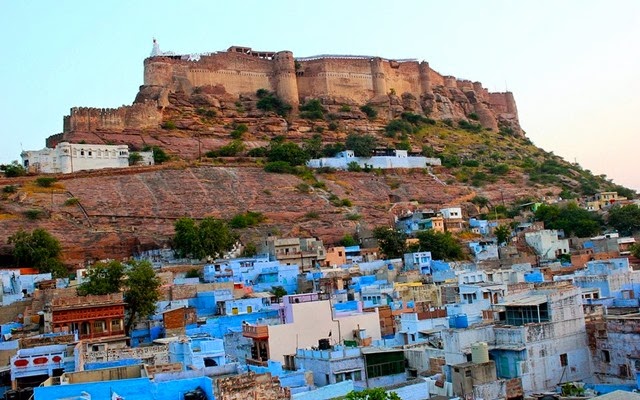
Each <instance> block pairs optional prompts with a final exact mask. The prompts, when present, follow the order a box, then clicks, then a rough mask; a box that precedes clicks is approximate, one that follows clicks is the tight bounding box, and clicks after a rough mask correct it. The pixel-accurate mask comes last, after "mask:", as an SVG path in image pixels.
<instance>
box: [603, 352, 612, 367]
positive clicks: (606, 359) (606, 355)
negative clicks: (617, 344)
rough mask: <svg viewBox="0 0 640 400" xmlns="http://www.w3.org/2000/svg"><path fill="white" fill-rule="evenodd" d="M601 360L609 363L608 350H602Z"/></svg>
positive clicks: (609, 355)
mask: <svg viewBox="0 0 640 400" xmlns="http://www.w3.org/2000/svg"><path fill="white" fill-rule="evenodd" d="M602 360H604V362H606V363H607V364H608V363H610V362H611V354H609V350H602Z"/></svg>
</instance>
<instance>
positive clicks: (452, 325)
mask: <svg viewBox="0 0 640 400" xmlns="http://www.w3.org/2000/svg"><path fill="white" fill-rule="evenodd" d="M455 327H456V317H455V316H454V315H451V316H450V317H449V328H455Z"/></svg>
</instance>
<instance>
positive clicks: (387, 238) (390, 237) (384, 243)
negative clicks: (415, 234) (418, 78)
mask: <svg viewBox="0 0 640 400" xmlns="http://www.w3.org/2000/svg"><path fill="white" fill-rule="evenodd" d="M373 237H374V238H376V239H377V240H378V246H380V250H382V252H383V253H384V255H385V256H386V257H387V258H398V257H402V255H403V254H404V253H405V252H406V250H407V243H406V241H407V235H405V233H404V232H402V231H399V230H397V229H391V228H389V227H386V226H377V227H376V228H374V229H373Z"/></svg>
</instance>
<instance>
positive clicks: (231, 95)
mask: <svg viewBox="0 0 640 400" xmlns="http://www.w3.org/2000/svg"><path fill="white" fill-rule="evenodd" d="M259 89H266V90H268V91H271V92H273V93H275V94H276V95H277V96H278V97H279V98H280V99H282V100H283V101H285V102H286V103H288V104H289V105H291V106H292V109H293V113H292V114H291V116H290V117H289V118H287V123H291V122H292V121H294V120H295V118H296V115H297V113H296V111H297V108H298V106H299V105H300V104H304V103H305V102H306V101H308V100H310V99H319V100H320V101H321V102H322V103H323V105H325V106H327V107H328V108H329V109H330V110H332V109H331V107H333V109H335V110H337V109H338V108H339V107H341V106H342V107H344V106H356V107H354V109H356V110H357V108H358V107H357V106H361V105H364V104H369V105H371V106H372V107H375V108H376V109H377V111H378V116H379V120H380V123H381V125H383V124H384V123H385V121H388V120H390V119H393V118H395V117H397V116H399V115H400V114H401V113H402V112H412V113H419V114H424V115H428V116H429V117H430V118H433V119H436V120H447V119H451V120H454V121H457V120H461V119H463V120H468V119H469V117H470V116H471V115H473V119H476V120H477V121H478V122H479V123H480V124H481V125H482V126H483V127H485V128H489V129H491V130H493V131H498V130H499V129H501V128H503V127H506V128H508V129H509V130H510V131H511V132H513V134H514V135H523V132H522V130H521V128H520V125H519V121H518V111H517V107H516V102H515V100H514V97H513V94H512V93H511V92H489V91H488V90H487V89H486V88H484V87H483V86H482V84H481V83H480V82H472V81H469V80H462V79H457V78H455V77H453V76H447V75H442V74H440V73H438V72H436V71H435V70H433V69H432V68H431V67H430V65H429V63H428V62H426V61H417V60H414V59H406V60H392V59H386V58H382V57H372V56H348V55H319V56H314V57H304V58H296V57H294V54H293V53H292V52H290V51H279V52H272V51H255V50H252V49H251V48H248V47H241V46H232V47H229V48H228V49H227V50H226V51H218V52H214V53H204V54H196V55H175V54H173V53H163V52H161V51H160V50H159V47H158V45H157V42H155V40H154V49H153V52H152V54H151V56H150V57H148V58H147V59H145V60H144V82H143V85H142V86H140V89H139V92H138V94H137V95H136V98H135V100H134V103H133V105H131V106H122V107H119V108H116V109H99V108H87V107H79V108H72V109H71V112H70V114H69V115H68V116H66V117H64V124H63V132H62V134H58V135H54V136H51V137H50V138H49V139H48V140H47V145H48V146H53V145H55V144H56V143H57V142H59V141H62V140H67V141H70V142H73V141H74V137H75V136H77V134H97V135H98V136H100V135H101V134H107V133H108V134H110V135H111V136H110V137H111V139H110V140H112V139H113V134H116V133H125V134H127V135H123V139H122V142H123V143H126V142H127V140H128V139H127V137H128V138H131V136H132V134H133V135H145V134H147V135H149V134H151V133H153V132H155V133H154V135H156V136H157V135H161V134H163V133H165V134H166V132H163V131H162V129H161V125H162V123H163V121H166V120H167V119H168V118H169V117H171V118H173V117H175V116H176V113H175V110H176V109H178V108H181V109H185V108H186V109H189V108H190V109H192V110H196V109H197V108H198V107H201V106H202V105H205V106H206V107H208V108H212V109H214V112H215V113H216V115H217V116H219V117H223V118H235V117H243V118H245V119H246V118H247V117H248V118H251V117H254V118H260V117H264V116H265V115H264V113H262V114H261V113H260V112H259V111H258V110H256V109H255V100H256V92H257V91H258V90H259ZM176 99H178V100H176ZM172 112H173V114H172ZM243 113H244V114H243ZM358 113H359V111H356V112H355V113H352V114H351V115H349V116H348V118H352V119H357V118H361V119H364V118H366V116H364V114H361V115H358ZM179 114H180V115H183V114H184V112H181V113H179ZM248 122H249V123H250V121H248ZM186 125H188V124H185V126H186ZM294 125H295V124H294ZM200 128H202V127H201V126H198V125H197V124H196V126H195V127H194V125H193V124H191V125H189V126H188V129H187V130H198V129H200ZM350 128H352V129H355V130H356V131H357V130H358V126H357V124H356V125H355V126H350ZM287 130H288V131H292V130H295V127H294V128H292V127H291V126H289V127H288V128H287ZM152 136H153V135H152ZM143 141H144V140H143Z"/></svg>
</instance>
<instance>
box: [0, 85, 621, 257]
mask: <svg viewBox="0 0 640 400" xmlns="http://www.w3.org/2000/svg"><path fill="white" fill-rule="evenodd" d="M216 90H217V89H216V88H214V87H201V88H195V89H194V90H193V91H192V92H191V93H184V92H180V91H177V92H172V93H168V94H167V99H166V100H167V104H166V105H165V106H164V107H162V108H161V109H159V110H158V112H160V115H161V119H160V120H159V121H161V123H160V124H156V125H153V126H152V127H150V128H149V127H148V128H144V129H129V128H127V127H126V126H125V128H124V129H121V128H117V129H115V128H114V129H109V128H104V127H103V128H100V129H95V124H94V125H91V121H90V120H87V126H88V127H90V126H93V127H94V128H88V129H82V128H81V126H82V124H81V123H80V122H78V121H79V120H78V121H76V123H74V124H70V125H72V126H73V127H74V128H73V129H67V131H66V132H65V133H64V134H61V135H55V136H54V137H51V138H50V142H57V141H60V140H67V141H71V142H75V143H82V142H83V141H84V142H86V143H100V142H101V143H111V144H119V143H124V144H128V145H129V146H131V147H132V148H133V149H134V150H135V149H142V148H144V147H145V146H158V147H160V148H162V149H164V150H165V151H166V152H167V153H169V154H170V155H171V156H172V160H171V161H169V162H168V163H165V164H162V165H156V166H152V167H131V168H128V169H123V170H103V171H93V172H78V173H74V174H71V175H64V176H58V177H57V178H58V182H57V183H56V184H55V185H54V187H52V188H41V187H38V186H37V185H35V184H34V180H35V179H36V177H34V176H29V177H22V178H15V179H8V178H4V179H0V187H6V186H15V187H16V191H15V192H13V191H12V190H8V191H5V192H4V193H3V194H2V200H1V201H0V244H2V246H3V247H2V248H0V255H1V254H4V260H5V263H8V262H10V260H9V258H7V254H8V253H9V247H8V246H7V245H6V243H7V238H8V237H9V236H10V235H12V234H13V233H15V232H17V231H18V230H19V229H27V230H31V229H33V228H35V227H44V228H46V229H47V230H49V231H50V232H51V233H53V234H54V235H55V236H56V237H58V238H59V239H60V241H61V242H62V244H63V247H64V257H65V260H66V262H67V263H69V264H70V265H78V264H81V263H83V262H85V261H87V260H92V259H101V258H106V257H127V256H130V255H131V254H132V253H133V252H135V251H137V250H142V249H149V248H156V247H159V246H164V245H167V244H168V243H169V239H170V238H171V236H172V234H173V223H174V221H175V220H176V219H177V218H180V217H183V216H189V217H194V218H202V217H205V216H215V217H219V218H225V219H228V218H231V217H233V216H234V215H236V214H238V213H243V212H246V211H253V212H259V213H262V214H263V215H264V216H265V217H266V220H265V221H264V222H262V223H261V224H260V225H258V226H257V227H253V228H247V229H244V230H241V231H239V234H240V236H241V238H242V240H243V241H244V242H254V243H256V242H257V241H258V240H259V239H260V237H262V236H264V235H266V234H268V233H272V234H277V235H283V236H289V235H296V236H317V237H320V238H321V239H323V240H324V241H325V243H327V244H333V243H336V242H338V241H339V240H340V238H342V237H343V236H344V235H345V234H354V233H355V232H359V233H360V234H361V235H364V234H365V232H367V231H368V230H370V229H371V228H373V227H375V226H378V225H388V224H390V222H391V221H392V220H393V216H394V214H395V215H397V214H398V213H399V212H402V210H403V209H405V208H414V209H415V208H434V209H438V208H441V207H443V206H448V205H451V206H459V205H461V206H463V208H464V209H465V210H466V211H467V213H469V214H470V215H474V214H478V213H479V212H487V211H489V210H488V209H478V208H477V207H476V206H475V205H474V204H472V203H471V200H472V199H473V198H474V197H476V196H482V197H486V198H487V199H489V201H490V204H492V205H497V204H504V205H507V206H508V205H509V204H511V203H513V202H517V201H519V202H526V201H530V200H538V199H541V198H544V197H558V196H562V197H564V198H569V197H578V196H584V195H589V194H593V193H594V192H595V191H598V190H610V189H614V190H616V189H617V190H620V189H622V188H619V187H616V186H615V185H613V184H612V183H611V182H610V181H607V180H606V179H605V178H604V177H596V176H593V175H592V174H591V173H590V172H589V171H584V170H582V169H581V168H580V167H579V166H578V165H572V164H569V163H566V162H565V161H563V160H562V159H560V158H559V157H556V156H554V155H553V154H551V153H547V152H545V151H544V150H542V149H539V148H537V147H535V146H534V145H533V144H532V143H531V142H530V141H529V140H528V139H527V138H526V137H525V136H524V134H523V133H522V132H521V131H520V128H519V126H518V125H517V119H515V120H512V121H511V122H508V121H504V120H503V121H502V123H500V126H499V128H498V129H494V128H491V127H485V126H483V125H482V124H481V123H479V122H478V121H480V120H481V118H480V116H477V115H475V114H474V113H473V112H471V113H469V114H464V113H465V112H466V111H465V110H466V109H465V108H464V104H466V103H465V102H470V101H471V100H472V99H469V98H468V97H464V95H463V94H462V95H461V96H463V97H460V96H458V97H460V98H458V99H457V100H456V102H457V103H455V102H454V103H455V104H454V103H452V101H451V99H449V103H447V104H449V106H451V107H454V106H455V107H457V108H456V109H457V110H458V111H457V114H456V115H458V114H460V115H466V116H465V117H464V118H460V119H457V120H453V119H450V118H444V119H441V120H437V121H436V120H434V119H431V118H429V117H428V116H427V115H424V114H419V113H418V112H423V111H424V109H423V108H421V109H419V110H418V109H416V104H417V103H416V101H415V99H411V98H409V97H408V96H396V95H395V94H393V93H390V94H389V95H388V99H386V100H385V101H379V102H378V103H375V104H369V105H368V108H367V107H364V108H363V107H361V106H359V105H357V104H346V103H344V102H340V101H339V100H337V99H330V98H320V99H315V100H318V101H317V104H319V105H320V107H317V108H316V109H315V110H314V113H309V112H308V111H307V113H306V114H305V109H304V106H303V107H301V110H300V112H299V113H295V112H294V114H292V115H289V116H287V117H286V118H285V117H282V116H280V115H278V114H277V113H276V112H273V111H268V110H264V109H261V108H260V107H258V101H259V98H258V96H257V95H255V96H241V97H240V98H239V99H238V98H232V97H229V96H225V95H224V94H220V93H218V92H217V91H216ZM434 93H436V94H437V93H438V91H437V90H434ZM461 93H462V92H461ZM152 94H153V93H150V92H149V93H147V92H145V88H144V87H143V88H142V90H141V92H140V93H139V95H138V98H137V100H136V101H138V102H145V104H148V102H149V101H154V99H153V98H152ZM449 95H451V93H449ZM445 97H446V96H441V98H440V100H439V101H437V100H435V103H434V107H436V108H437V107H441V106H442V105H441V104H440V105H439V104H438V102H439V103H443V102H444V100H443V99H444V98H445ZM447 99H448V98H447ZM465 99H466V100H465ZM445 103H446V102H445ZM456 104H457V105H456ZM461 113H462V114H461ZM76 114H77V115H79V114H81V113H76ZM438 115H439V116H440V117H442V116H443V115H445V114H443V113H441V112H440V113H438ZM241 126H242V127H243V128H242V129H239V127H241ZM350 133H358V134H369V135H373V136H375V137H376V139H377V141H378V145H379V146H380V147H389V148H407V149H410V150H412V151H415V152H421V153H423V154H425V155H428V156H435V157H440V158H441V159H442V161H443V166H441V167H434V168H432V169H430V170H426V169H425V170H393V171H391V170H386V171H385V170H378V171H371V172H336V171H332V172H329V173H318V172H317V171H314V172H307V173H305V174H300V175H293V174H274V173H267V172H265V171H264V169H263V165H264V162H265V161H264V159H262V158H256V157H248V152H249V151H250V150H251V149H254V148H258V147H262V146H266V145H268V144H269V142H270V141H271V140H272V139H274V138H275V137H281V138H284V139H285V140H288V141H292V142H294V143H297V144H300V145H304V144H305V143H306V142H308V140H310V139H312V138H314V137H315V138H320V140H321V142H322V144H323V145H335V144H337V143H344V141H345V138H346V137H347V135H348V134H350ZM233 141H236V143H240V146H239V147H238V149H237V151H235V154H234V155H233V157H215V158H209V157H206V156H205V154H206V153H207V152H208V151H210V150H217V149H220V148H221V147H223V146H226V145H228V144H230V143H232V142H233ZM70 199H71V200H70Z"/></svg>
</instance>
